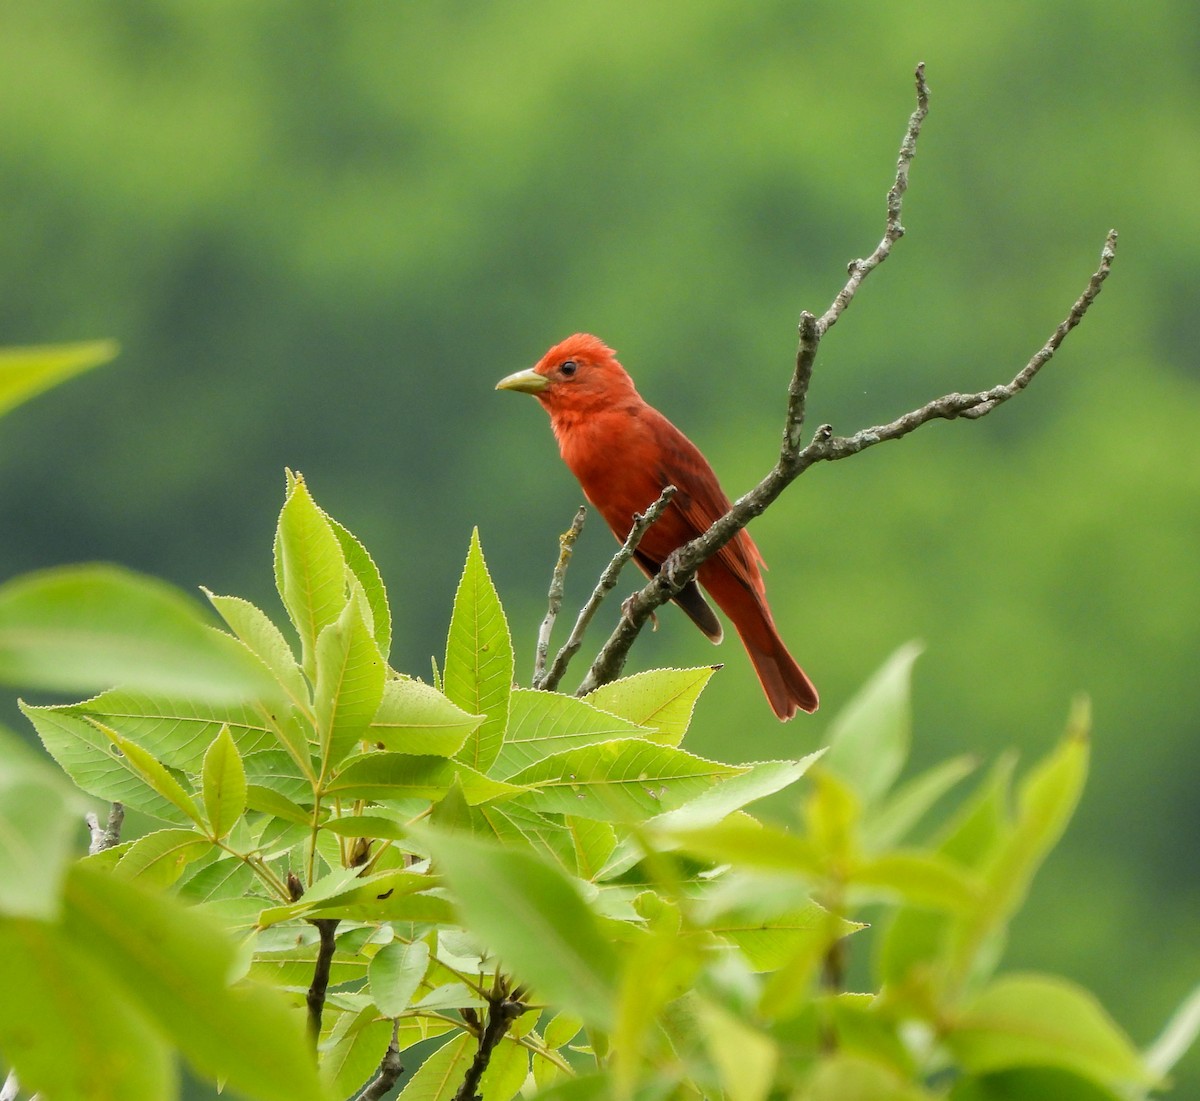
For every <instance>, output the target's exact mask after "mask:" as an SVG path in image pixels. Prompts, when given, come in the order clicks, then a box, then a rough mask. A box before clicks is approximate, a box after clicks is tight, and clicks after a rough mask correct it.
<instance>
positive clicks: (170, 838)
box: [117, 829, 213, 887]
mask: <svg viewBox="0 0 1200 1101" xmlns="http://www.w3.org/2000/svg"><path fill="white" fill-rule="evenodd" d="M212 847H213V845H212V842H211V841H210V840H209V839H208V838H207V837H202V836H201V835H200V834H198V833H196V831H195V830H180V829H168V830H155V831H154V832H153V833H148V834H145V835H144V836H142V837H139V838H138V839H137V840H136V841H135V842H134V843H133V844H132V845H131V846H130V847H129V848H128V849H126V850H125V852H124V854H123V855H122V856H121V859H120V860H119V861H118V862H117V874H118V875H123V876H125V878H126V879H138V880H140V881H141V882H142V883H143V884H144V885H146V886H150V887H169V886H170V885H171V884H172V883H174V882H175V881H176V880H177V879H178V878H179V877H180V876H181V875H182V874H183V871H184V869H185V868H186V867H187V866H188V864H190V863H191V862H192V861H193V860H198V859H200V857H202V856H205V855H206V854H207V853H209V852H211V851H212Z"/></svg>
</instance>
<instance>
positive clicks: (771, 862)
mask: <svg viewBox="0 0 1200 1101" xmlns="http://www.w3.org/2000/svg"><path fill="white" fill-rule="evenodd" d="M666 836H668V837H669V838H670V839H671V840H673V841H674V842H675V843H676V844H677V845H679V847H680V848H682V849H684V850H685V851H686V852H692V853H696V854H697V855H698V856H704V857H708V858H709V859H710V860H714V861H717V862H719V863H723V864H733V865H734V866H735V867H739V868H760V869H762V870H764V871H781V872H791V873H792V874H794V875H809V876H820V875H823V874H824V872H825V861H824V859H823V856H822V854H821V852H820V851H819V850H818V849H817V848H816V846H815V845H813V843H812V842H811V841H810V840H809V839H808V838H806V837H799V836H797V835H795V834H791V833H788V832H786V831H785V830H781V829H777V828H776V827H774V826H764V825H762V824H761V823H758V822H755V821H754V820H752V819H749V818H745V817H733V818H728V819H726V820H725V821H723V822H719V823H717V824H716V825H715V826H704V827H701V828H699V829H691V830H675V831H672V832H670V833H668V834H667V835H666Z"/></svg>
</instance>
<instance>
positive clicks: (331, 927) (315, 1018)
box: [306, 918, 340, 1050]
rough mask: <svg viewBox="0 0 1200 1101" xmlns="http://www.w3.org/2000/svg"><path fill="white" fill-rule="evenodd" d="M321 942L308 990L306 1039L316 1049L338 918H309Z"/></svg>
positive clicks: (334, 946) (335, 941)
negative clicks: (319, 935)
mask: <svg viewBox="0 0 1200 1101" xmlns="http://www.w3.org/2000/svg"><path fill="white" fill-rule="evenodd" d="M309 920H310V921H311V922H312V924H313V925H315V926H316V927H317V932H318V933H320V934H321V940H320V943H319V946H318V948H317V962H316V964H315V965H314V967H313V980H312V985H311V986H310V987H309V988H308V997H307V999H306V1001H307V1004H308V1037H309V1040H310V1041H311V1042H312V1045H313V1049H314V1050H315V1049H316V1046H317V1042H318V1041H319V1040H320V1039H321V1016H322V1014H323V1012H324V1010H325V992H326V991H327V990H328V989H329V971H330V968H331V967H332V965H333V953H334V950H335V949H336V948H337V937H336V934H337V927H338V921H339V920H340V919H339V918H310V919H309Z"/></svg>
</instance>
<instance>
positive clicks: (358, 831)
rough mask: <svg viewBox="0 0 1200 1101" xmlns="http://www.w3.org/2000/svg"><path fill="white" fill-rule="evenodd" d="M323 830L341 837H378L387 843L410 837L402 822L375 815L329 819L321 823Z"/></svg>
mask: <svg viewBox="0 0 1200 1101" xmlns="http://www.w3.org/2000/svg"><path fill="white" fill-rule="evenodd" d="M321 828H322V829H323V830H330V831H331V832H333V833H336V834H337V835H338V836H339V837H378V838H381V839H383V840H385V841H403V840H404V838H405V837H407V836H408V830H406V829H405V828H404V824H403V823H402V822H397V821H396V820H395V819H394V818H383V817H381V816H380V815H375V814H352V815H347V816H346V817H344V818H328V819H326V820H325V821H324V822H322V823H321Z"/></svg>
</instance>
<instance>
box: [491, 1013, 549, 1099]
mask: <svg viewBox="0 0 1200 1101" xmlns="http://www.w3.org/2000/svg"><path fill="white" fill-rule="evenodd" d="M533 1015H534V1016H536V1012H535V1013H534V1014H533ZM529 1058H530V1056H529V1051H528V1050H527V1049H525V1048H523V1047H521V1046H520V1045H519V1044H517V1043H516V1042H515V1041H513V1040H511V1039H509V1038H508V1037H505V1039H504V1040H503V1041H502V1042H501V1043H499V1044H497V1045H496V1047H495V1048H493V1049H492V1058H491V1061H490V1062H489V1063H488V1065H487V1070H485V1071H484V1072H483V1075H482V1077H481V1078H480V1080H479V1096H480V1097H486V1098H487V1099H488V1101H510V1099H511V1098H513V1097H516V1095H517V1094H518V1093H519V1092H520V1090H521V1087H522V1086H523V1085H524V1084H525V1079H526V1078H528V1077H529Z"/></svg>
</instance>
